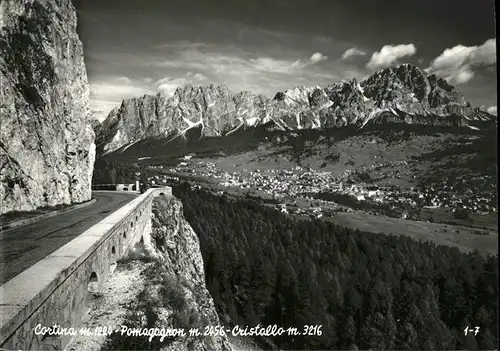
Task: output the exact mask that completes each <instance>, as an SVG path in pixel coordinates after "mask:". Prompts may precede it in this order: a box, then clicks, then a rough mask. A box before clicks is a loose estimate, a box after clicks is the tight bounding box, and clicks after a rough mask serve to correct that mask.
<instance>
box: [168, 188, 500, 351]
mask: <svg viewBox="0 0 500 351" xmlns="http://www.w3.org/2000/svg"><path fill="white" fill-rule="evenodd" d="M173 190H174V194H175V195H176V196H177V197H178V198H179V199H180V200H181V201H182V202H183V206H184V214H185V216H186V218H187V220H188V221H189V223H190V224H191V225H192V227H193V229H194V230H195V231H196V233H197V234H198V236H199V238H200V243H201V249H202V255H203V259H204V262H205V274H206V283H207V287H208V289H209V291H210V293H211V295H212V297H213V298H214V301H215V304H216V306H217V309H218V312H219V315H220V316H221V318H222V320H225V321H226V323H228V322H229V321H231V322H232V323H235V324H238V325H245V324H248V325H257V324H258V323H260V324H261V325H270V324H277V325H279V326H283V327H288V326H296V327H298V328H299V330H302V328H303V326H304V325H322V326H323V327H322V331H323V334H322V335H321V336H296V337H294V338H292V337H273V338H271V340H267V342H266V343H265V344H264V343H263V345H267V346H265V347H266V348H270V347H271V346H269V345H270V344H269V343H272V344H273V345H275V346H276V347H280V348H285V349H310V350H314V349H348V348H360V349H400V350H402V349H424V350H433V349H448V350H454V349H470V350H474V349H482V350H484V349H494V348H496V347H497V346H496V345H497V343H498V339H497V334H496V330H497V317H498V316H497V309H498V304H497V297H498V296H497V295H498V288H497V275H498V256H495V257H493V256H490V257H488V258H483V257H481V256H480V255H479V254H478V253H477V252H475V253H470V254H464V253H460V252H459V251H458V250H457V249H455V248H450V247H444V246H436V245H435V244H433V243H430V242H416V241H414V240H412V239H410V238H408V237H405V236H389V235H379V234H373V233H364V232H360V231H357V230H351V229H347V228H342V227H339V226H336V225H334V224H332V223H329V222H326V221H297V220H295V219H293V218H292V217H289V216H286V215H283V214H280V213H278V212H277V211H275V210H273V209H271V208H269V207H268V206H265V205H262V204H260V203H258V202H255V201H252V200H247V199H240V200H232V199H229V198H227V197H225V196H221V197H218V196H215V195H213V194H212V193H210V192H207V191H205V190H203V189H202V190H197V191H195V190H191V189H190V187H189V185H187V184H183V185H178V186H176V187H174V189H173ZM467 326H469V327H470V328H474V327H476V326H479V327H480V332H479V333H478V334H477V336H474V333H468V335H467V336H465V335H464V328H465V327H467ZM260 341H262V340H260Z"/></svg>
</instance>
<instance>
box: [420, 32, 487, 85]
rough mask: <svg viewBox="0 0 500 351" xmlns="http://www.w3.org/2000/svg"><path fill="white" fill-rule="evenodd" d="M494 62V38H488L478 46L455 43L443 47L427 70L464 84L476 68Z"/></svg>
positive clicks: (471, 76)
mask: <svg viewBox="0 0 500 351" xmlns="http://www.w3.org/2000/svg"><path fill="white" fill-rule="evenodd" d="M495 63H496V39H488V40H487V41H486V42H485V43H484V44H482V45H480V46H464V45H457V46H454V47H452V48H448V49H445V50H444V51H443V53H442V54H441V55H439V56H438V57H436V58H435V59H434V60H433V61H432V62H431V65H430V67H428V68H427V71H428V72H429V73H435V74H437V75H439V76H442V77H444V78H445V79H446V80H447V81H448V82H450V83H455V84H464V83H467V82H469V81H470V80H471V79H472V78H473V77H474V75H475V71H476V70H477V69H478V68H480V67H487V66H492V65H495Z"/></svg>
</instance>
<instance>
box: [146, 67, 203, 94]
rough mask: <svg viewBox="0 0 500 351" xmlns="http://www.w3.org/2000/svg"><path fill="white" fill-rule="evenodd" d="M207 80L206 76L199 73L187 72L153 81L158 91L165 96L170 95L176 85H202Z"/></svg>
mask: <svg viewBox="0 0 500 351" xmlns="http://www.w3.org/2000/svg"><path fill="white" fill-rule="evenodd" d="M205 80H207V77H206V76H205V75H203V74H201V73H193V72H187V73H186V75H185V76H184V77H179V78H170V77H164V78H161V79H158V80H157V81H156V83H155V86H156V87H157V89H158V91H160V92H162V93H163V94H164V95H165V96H167V97H172V96H173V95H174V93H175V90H176V89H177V88H178V87H182V86H185V85H187V84H191V85H202V84H203V83H205V82H204V81H205Z"/></svg>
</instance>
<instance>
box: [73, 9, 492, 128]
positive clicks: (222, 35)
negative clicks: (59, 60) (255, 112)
mask: <svg viewBox="0 0 500 351" xmlns="http://www.w3.org/2000/svg"><path fill="white" fill-rule="evenodd" d="M73 3H74V5H75V7H76V9H77V14H78V27H77V30H78V32H79V34H80V39H81V40H82V42H83V45H84V53H85V62H86V65H87V73H88V77H89V82H90V85H91V108H92V111H93V115H94V116H95V117H96V118H98V119H99V120H103V119H104V118H105V117H106V115H107V114H108V113H109V111H110V110H111V109H112V108H114V107H116V106H119V105H120V103H121V101H122V100H123V99H124V98H130V97H138V96H141V95H143V94H156V93H157V92H163V93H164V94H165V95H167V96H170V95H172V94H173V92H174V91H175V89H176V88H177V87H179V86H184V85H186V84H191V85H195V86H199V85H210V84H215V85H218V84H224V85H226V86H227V87H228V88H229V89H230V90H231V91H233V92H235V93H236V92H239V91H242V90H250V91H252V92H254V93H262V94H264V95H267V96H269V97H274V95H275V94H276V93H277V92H278V91H284V90H287V89H291V88H293V87H296V86H302V85H306V86H309V85H318V86H326V85H328V84H330V83H333V82H335V81H339V80H343V79H350V78H357V79H363V78H364V77H367V76H369V75H370V74H372V73H373V72H374V71H377V70H380V69H383V68H387V67H392V66H395V65H397V64H400V63H411V64H415V65H417V66H419V67H421V68H422V69H426V70H427V71H428V72H429V73H436V74H438V75H440V76H442V77H443V78H445V79H447V80H448V81H449V82H450V83H451V84H453V85H454V86H455V87H456V88H457V90H459V91H460V92H462V93H463V94H464V95H465V97H466V99H467V100H469V101H470V102H471V103H472V105H473V106H480V105H484V106H485V107H486V108H489V111H490V112H492V113H494V114H496V105H497V101H496V96H497V82H496V33H495V18H494V13H495V10H494V1H490V0H480V1H475V2H473V1H464V0H419V1H415V0H412V1H401V0H321V1H320V0H73Z"/></svg>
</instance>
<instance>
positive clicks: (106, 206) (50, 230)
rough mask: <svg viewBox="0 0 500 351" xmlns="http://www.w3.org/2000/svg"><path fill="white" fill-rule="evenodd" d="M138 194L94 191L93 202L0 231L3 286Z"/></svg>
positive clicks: (0, 269)
mask: <svg viewBox="0 0 500 351" xmlns="http://www.w3.org/2000/svg"><path fill="white" fill-rule="evenodd" d="M137 196H138V194H137V193H128V192H100V191H96V192H92V197H93V198H95V199H96V200H97V201H96V202H95V203H94V204H92V205H89V206H85V207H83V208H79V209H76V210H73V211H69V212H66V213H61V214H60V215H57V216H54V217H51V218H47V219H45V220H43V221H40V222H37V223H33V224H30V225H27V226H25V227H22V228H18V229H13V230H11V231H8V232H6V233H5V232H4V233H0V247H1V248H0V285H2V284H4V283H5V282H7V281H9V280H10V279H12V278H14V277H15V276H16V275H18V274H19V273H21V272H22V271H24V270H26V269H27V268H29V267H31V266H32V265H33V264H35V263H37V262H38V261H40V260H41V259H42V258H44V257H45V256H47V255H50V254H51V253H53V252H54V251H56V250H57V249H59V248H60V247H61V246H63V245H65V244H66V243H68V242H69V241H71V240H72V239H74V238H75V237H77V236H78V235H79V234H81V233H83V232H84V231H86V230H87V229H89V228H90V227H92V226H93V225H94V224H96V223H98V222H100V221H101V220H102V219H104V218H105V217H106V216H108V215H109V214H111V213H112V212H114V211H116V210H117V209H119V208H120V207H122V206H124V205H125V204H127V203H128V202H130V201H132V200H133V199H134V198H135V197H137ZM34 279H36V278H35V277H34Z"/></svg>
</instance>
